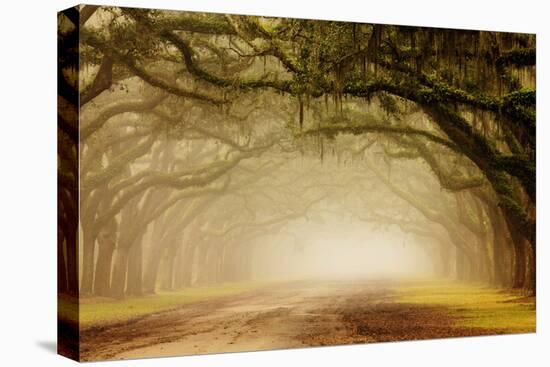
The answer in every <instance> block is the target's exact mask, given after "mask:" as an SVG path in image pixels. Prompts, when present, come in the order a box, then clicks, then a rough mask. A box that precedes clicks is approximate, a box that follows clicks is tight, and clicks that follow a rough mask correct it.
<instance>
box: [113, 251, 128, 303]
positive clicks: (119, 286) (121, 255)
mask: <svg viewBox="0 0 550 367" xmlns="http://www.w3.org/2000/svg"><path fill="white" fill-rule="evenodd" d="M129 251H130V249H129V246H118V247H117V249H116V257H115V264H114V266H113V280H112V282H111V295H112V296H113V297H115V298H124V291H125V290H126V275H127V271H128V254H129Z"/></svg>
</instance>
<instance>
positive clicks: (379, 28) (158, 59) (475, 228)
mask: <svg viewBox="0 0 550 367" xmlns="http://www.w3.org/2000/svg"><path fill="white" fill-rule="evenodd" d="M60 17H61V18H60V29H61V30H62V32H61V33H60V34H61V36H60V37H59V39H58V42H59V44H60V49H62V50H65V51H66V53H64V54H60V55H59V58H60V63H59V73H58V75H59V78H58V81H59V95H58V103H59V106H60V109H59V111H60V113H59V115H58V124H59V132H58V140H59V150H58V158H59V159H58V167H59V169H58V172H59V173H58V180H59V195H58V197H59V200H58V208H59V209H58V221H59V223H60V226H59V233H58V248H59V251H58V254H59V255H58V263H59V268H58V275H59V279H60V284H59V290H60V292H61V293H68V294H73V295H74V294H78V293H79V292H80V293H81V294H94V295H101V296H114V297H124V296H126V295H139V294H143V293H154V292H155V291H156V290H157V289H158V287H159V285H160V286H161V287H162V288H165V289H173V288H178V287H185V286H190V285H193V284H204V283H208V282H216V281H222V280H228V279H232V280H242V279H246V278H250V277H253V276H254V271H252V270H251V269H252V268H253V266H251V262H253V261H254V259H255V257H254V256H255V254H261V253H263V251H267V250H266V247H262V243H263V242H264V240H265V238H267V237H269V236H272V237H274V238H279V239H281V241H283V237H284V232H285V228H287V227H288V224H289V223H292V222H293V221H299V220H304V219H305V220H310V219H312V218H317V219H318V220H322V218H323V216H324V215H325V214H324V213H326V212H327V211H330V210H337V209H338V208H342V207H347V208H349V210H351V211H352V214H353V216H354V217H356V218H359V219H361V220H363V221H365V223H366V225H368V224H378V225H383V226H386V227H387V226H393V228H399V229H400V230H401V231H403V233H409V234H411V235H415V236H420V237H422V238H424V239H425V241H426V243H427V244H429V245H427V247H426V248H427V251H430V252H433V253H434V254H435V255H434V259H436V260H435V261H436V262H437V263H438V264H437V266H439V268H440V275H441V276H456V277H458V278H460V279H463V280H477V281H484V282H488V283H492V284H497V285H500V286H506V287H515V288H522V289H525V290H527V291H529V292H534V291H535V275H534V274H535V272H534V270H535V269H534V264H535V260H536V236H535V227H536V216H535V213H536V187H535V163H534V162H535V158H536V134H535V133H536V124H535V117H536V114H535V100H536V89H535V63H536V57H535V38H534V36H533V35H526V34H512V33H498V32H481V31H463V30H446V29H432V28H422V27H404V26H388V25H372V24H354V23H343V22H329V21H314V20H298V19H281V18H264V17H246V16H234V15H222V14H201V13H182V12H171V11H152V10H142V9H127V8H116V7H95V6H84V7H81V9H80V12H78V11H76V10H74V9H73V10H72V11H68V12H67V13H65V14H62V15H60ZM76 56H79V60H80V61H79V64H77V63H76V62H75V60H76V59H78V58H77V57H76ZM78 113H80V125H75V121H77V119H78V118H77V116H78ZM304 172H305V177H304ZM331 172H337V174H332V173H331ZM369 188H370V189H369ZM79 191H80V192H79ZM373 191H377V192H381V193H383V194H380V195H379V196H380V197H383V200H382V201H380V200H376V197H374V195H373ZM389 198H391V199H389ZM363 200H364V201H363ZM362 202H363V203H365V205H363V206H359V205H358V203H362ZM367 203H368V205H367ZM388 203H391V205H388ZM79 208H80V209H79ZM345 210H346V211H348V209H345ZM78 214H80V217H79V216H78ZM76 218H80V223H76V222H75V220H76ZM291 237H292V235H291ZM286 241H287V242H288V241H289V239H288V238H286ZM290 242H292V241H290ZM290 242H289V243H290ZM77 243H78V245H77ZM288 246H289V247H288V248H289V249H290V248H292V247H293V246H294V244H293V245H288ZM79 251H82V259H83V262H82V263H81V264H79V256H78V252H79ZM79 269H80V271H81V275H80V276H79V274H78V273H79V271H78V270H79ZM247 269H248V270H247ZM79 279H80V281H79Z"/></svg>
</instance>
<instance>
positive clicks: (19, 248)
mask: <svg viewBox="0 0 550 367" xmlns="http://www.w3.org/2000/svg"><path fill="white" fill-rule="evenodd" d="M94 3H102V4H106V5H127V6H141V7H157V8H168V9H183V10H204V11H217V12H231V13H240V14H257V15H277V16H292V17H303V18H318V19H335V20H350V21H352V20H353V21H363V22H378V23H390V24H411V25H423V26H440V27H452V28H473V29H485V30H499V31H514V32H518V31H521V32H531V33H533V32H536V33H537V58H538V60H537V74H538V75H537V76H538V81H537V84H538V88H537V96H538V106H537V108H538V110H537V117H538V128H537V130H538V142H539V144H538V163H537V165H538V182H537V187H538V188H539V190H538V202H539V205H538V223H539V228H538V233H537V234H538V268H537V271H538V274H537V275H538V277H537V278H538V280H539V281H538V319H537V327H538V332H537V334H536V335H518V336H501V337H477V338H463V339H447V340H435V341H421V342H401V343H384V344H370V345H357V346H345V347H325V348H314V349H301V350H288V351H273V352H254V353H235V354H224V355H210V356H198V357H179V358H163V359H148V360H136V361H126V362H106V363H104V364H105V365H106V366H111V365H113V366H120V367H122V366H128V365H135V366H176V365H177V366H181V365H185V366H209V365H212V364H215V365H217V366H239V367H243V366H244V367H246V366H281V365H283V366H284V365H289V366H290V365H292V366H294V365H301V366H333V365H345V366H353V365H361V366H365V365H370V366H402V365H405V366H408V365H413V366H414V365H419V366H423V367H427V366H438V367H439V366H442V365H443V366H464V365H467V366H478V365H484V366H548V365H550V363H549V362H550V357H549V353H548V352H550V351H548V350H549V349H550V337H549V335H550V326H549V314H550V305H549V296H548V290H549V287H548V283H549V282H550V276H549V273H548V268H550V259H549V256H548V254H549V250H548V245H549V244H548V243H547V241H548V239H549V231H548V224H549V223H548V219H549V218H548V209H549V205H550V203H549V201H548V191H547V190H546V191H545V190H544V189H543V188H548V187H549V185H548V184H549V181H548V173H547V172H548V171H547V169H548V168H547V167H548V160H549V158H550V157H549V155H548V150H549V148H548V145H546V144H545V143H547V141H548V139H550V133H549V131H548V123H550V121H549V118H548V117H549V114H548V111H549V110H548V105H549V104H550V99H549V98H550V96H549V94H548V88H549V86H550V79H549V75H548V72H549V63H550V60H549V54H548V50H549V47H550V44H549V38H550V34H549V27H547V22H548V21H549V18H548V14H549V12H548V11H547V10H546V9H544V8H545V6H544V4H545V3H546V2H545V1H543V0H539V1H526V0H515V1H504V0H496V1H483V0H477V1H470V0H454V1H443V0H439V1H420V0H408V1H407V0H400V1H397V0H385V1H380V0H370V1H369V0H363V1H355V2H354V1H351V0H350V1H348V0H337V1H330V2H326V3H321V0H317V1H311V2H307V1H305V0H302V1H298V0H272V1H265V0H264V1H261V0H255V1H253V0H233V1H230V0H225V1H204V0H203V1H199V0H187V1H167V0H164V1H160V0H156V1H155V0H148V1H138V0H132V1H117V0H112V1H111V2H104V1H94ZM74 4H75V3H74V2H71V1H54V0H44V1H29V0H25V1H23V0H8V1H5V2H2V8H1V9H2V12H1V13H0V14H1V15H0V27H1V29H0V30H1V32H0V37H1V38H0V39H1V44H0V63H1V65H0V88H1V91H2V96H1V102H0V245H1V250H0V273H1V274H0V284H1V287H0V317H1V319H0V337H1V340H0V343H1V344H0V362H1V363H0V365H3V366H19V365H26V366H68V365H72V364H74V362H72V361H69V360H67V359H65V358H62V357H59V356H57V355H56V354H55V352H54V350H55V338H56V280H55V276H56V254H55V251H56V242H55V236H56V163H55V160H56V153H55V152H56V150H55V149H56V133H55V132H56V12H57V11H58V10H61V9H63V8H67V7H70V6H72V5H74ZM545 10H546V11H545ZM547 351H548V352H547ZM102 363H103V362H102Z"/></svg>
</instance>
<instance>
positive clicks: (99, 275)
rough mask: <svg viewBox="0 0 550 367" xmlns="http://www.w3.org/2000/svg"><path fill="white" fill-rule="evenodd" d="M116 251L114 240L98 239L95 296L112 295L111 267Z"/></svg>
mask: <svg viewBox="0 0 550 367" xmlns="http://www.w3.org/2000/svg"><path fill="white" fill-rule="evenodd" d="M114 250H115V241H114V238H112V237H111V238H102V239H98V254H97V262H96V267H95V280H94V294H96V295H98V296H109V295H110V294H111V267H112V263H113V252H114Z"/></svg>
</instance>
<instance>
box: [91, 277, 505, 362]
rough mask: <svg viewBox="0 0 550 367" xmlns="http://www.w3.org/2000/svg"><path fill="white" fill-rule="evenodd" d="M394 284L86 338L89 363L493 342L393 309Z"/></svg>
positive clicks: (233, 302)
mask: <svg viewBox="0 0 550 367" xmlns="http://www.w3.org/2000/svg"><path fill="white" fill-rule="evenodd" d="M396 286H398V284H396V283H395V282H389V281H377V282H373V281H344V280H338V281H330V282H327V281H326V280H323V281H301V282H292V283H284V284H278V285H276V286H270V287H268V288H264V289H261V290H256V291H252V292H248V293H245V294H241V295H237V296H231V297H224V298H220V299H217V300H212V301H205V302H199V303H195V304H189V305H185V306H182V307H181V308H178V309H177V310H173V311H167V312H162V313H158V314H152V315H148V316H146V317H143V318H141V319H139V320H134V321H132V322H129V323H126V324H124V325H118V326H111V327H109V328H103V329H102V328H93V329H88V330H85V331H84V332H83V333H82V337H81V342H82V359H83V360H97V359H131V358H139V357H147V356H170V355H189V354H205V353H219V352H235V351H249V350H264V349H280V348H297V347H306V346H320V345H338V344H352V343H365V342H378V341H395V340H411V339H428V338H439V337H449V336H467V335H481V334H491V333H494V330H487V329H469V328H463V327H459V326H457V325H456V320H454V319H453V318H451V317H450V316H448V314H447V313H446V312H445V309H440V308H435V307H428V306H423V305H417V304H414V305H413V304H400V303H394V302H392V298H393V297H394V295H393V292H392V289H394V288H395V287H396Z"/></svg>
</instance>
